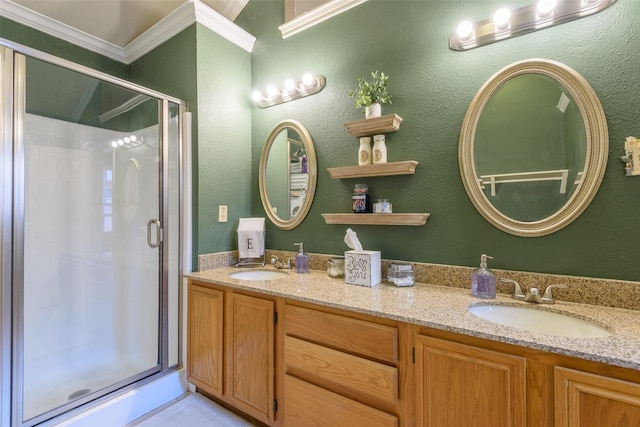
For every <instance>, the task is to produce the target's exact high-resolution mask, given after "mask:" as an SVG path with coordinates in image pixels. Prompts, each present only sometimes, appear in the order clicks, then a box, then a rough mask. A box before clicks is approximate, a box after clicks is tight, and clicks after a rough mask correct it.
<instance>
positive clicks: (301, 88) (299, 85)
mask: <svg viewBox="0 0 640 427" xmlns="http://www.w3.org/2000/svg"><path fill="white" fill-rule="evenodd" d="M326 84H327V80H326V79H325V78H324V76H320V75H317V76H314V75H312V74H309V73H307V74H305V75H304V76H302V80H300V81H293V80H287V81H286V82H285V83H284V87H283V88H282V89H278V88H277V87H276V86H273V85H272V86H269V87H268V88H267V90H266V92H265V93H262V92H260V91H258V90H256V91H254V92H253V95H252V98H253V101H254V102H255V103H256V104H258V107H260V108H266V107H271V106H272V105H277V104H282V103H283V102H288V101H293V100H294V99H300V98H304V97H305V96H309V95H313V94H315V93H318V92H320V91H321V90H322V89H324V87H325V86H326Z"/></svg>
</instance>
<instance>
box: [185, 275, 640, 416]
mask: <svg viewBox="0 0 640 427" xmlns="http://www.w3.org/2000/svg"><path fill="white" fill-rule="evenodd" d="M276 312H277V313H278V314H279V317H280V318H281V319H279V320H278V322H277V324H275V325H274V321H275V318H274V313H276ZM187 329H188V330H187V340H188V341H187V347H188V354H187V377H188V380H189V382H191V383H193V384H194V385H195V386H196V387H197V388H198V389H199V390H201V391H203V392H204V393H206V394H208V395H210V396H212V397H213V398H215V399H216V400H218V401H220V402H221V403H223V404H227V405H229V406H231V407H233V408H235V409H237V410H239V411H241V412H243V413H245V414H247V415H250V416H251V417H253V418H254V419H256V420H258V421H260V422H261V423H263V424H265V425H268V426H284V427H306V426H314V427H318V426H331V427H414V426H416V427H451V426H477V427H502V426H505V427H507V426H508V427H523V426H529V427H547V426H557V427H602V426H616V427H618V426H621V427H627V426H629V427H631V426H640V374H639V373H638V371H636V370H632V369H625V368H622V367H618V366H613V365H607V364H604V363H599V362H593V361H588V360H583V359H578V358H574V357H570V356H563V355H559V354H553V353H548V352H544V351H541V350H536V349H532V348H525V347H520V346H517V345H513V344H508V343H502V342H497V341H492V340H487V339H482V338H478V337H473V336H468V335H464V334H458V333H453V332H448V331H443V330H439V329H433V328H428V327H421V326H417V325H412V324H408V323H403V322H398V321H393V320H390V319H385V318H381V317H373V316H368V315H364V314H360V313H355V312H352V311H347V310H340V309H335V308H329V307H325V306H321V305H316V304H308V303H303V302H300V301H293V300H288V299H286V298H276V297H271V296H268V295H261V294H259V293H257V292H245V291H241V290H237V289H235V288H231V287H225V286H218V285H211V284H208V283H199V282H197V281H190V283H189V288H188V315H187ZM276 401H278V402H279V404H278V405H277V406H278V408H277V412H276V408H275V407H274V404H275V402H276Z"/></svg>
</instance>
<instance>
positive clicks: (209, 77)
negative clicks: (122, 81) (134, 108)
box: [130, 24, 252, 266]
mask: <svg viewBox="0 0 640 427" xmlns="http://www.w3.org/2000/svg"><path fill="white" fill-rule="evenodd" d="M130 68H131V71H130V77H131V79H133V80H134V81H136V82H138V83H140V84H142V85H144V86H146V87H150V88H153V89H156V90H159V91H161V92H163V93H166V94H168V95H172V96H176V97H178V98H180V99H183V100H185V101H187V103H188V108H189V111H191V112H192V113H193V129H192V138H193V147H192V156H193V158H192V162H193V171H192V173H193V201H194V206H193V218H192V220H193V231H194V232H193V249H194V250H193V265H194V266H196V265H197V255H199V254H206V253H211V252H220V251H228V250H233V249H237V244H236V236H235V230H236V228H237V219H238V218H240V217H246V216H249V215H250V206H251V198H250V191H251V176H252V173H251V162H250V160H249V159H250V156H251V125H250V123H251V104H250V98H249V97H248V96H243V94H250V92H251V83H250V82H251V55H250V53H249V52H246V51H245V50H243V49H242V48H240V47H238V46H236V45H234V44H233V43H231V42H230V41H228V40H226V39H224V38H223V37H221V36H220V35H218V34H216V33H214V32H213V31H211V30H209V29H208V28H206V27H204V26H202V25H200V24H194V25H192V26H190V27H189V28H187V29H186V30H184V31H182V32H181V33H179V34H178V35H176V36H175V37H173V38H172V39H171V40H168V41H167V42H165V43H163V44H162V45H160V46H159V47H157V48H156V49H154V50H153V51H152V52H150V53H148V54H146V55H145V56H144V57H142V58H141V59H139V60H138V61H136V62H134V63H132V64H131V67H130ZM218 205H227V206H228V207H229V210H228V212H229V215H228V222H226V223H219V222H218Z"/></svg>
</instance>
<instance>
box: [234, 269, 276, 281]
mask: <svg viewBox="0 0 640 427" xmlns="http://www.w3.org/2000/svg"><path fill="white" fill-rule="evenodd" d="M287 276H288V274H287V273H284V272H282V271H275V270H251V271H238V272H237V273H231V274H229V277H231V278H232V279H238V280H276V279H282V278H285V277H287Z"/></svg>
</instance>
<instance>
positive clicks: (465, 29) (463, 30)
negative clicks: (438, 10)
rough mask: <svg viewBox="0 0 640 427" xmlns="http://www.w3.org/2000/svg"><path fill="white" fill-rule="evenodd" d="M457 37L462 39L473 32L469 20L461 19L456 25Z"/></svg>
mask: <svg viewBox="0 0 640 427" xmlns="http://www.w3.org/2000/svg"><path fill="white" fill-rule="evenodd" d="M457 33H458V37H460V38H461V39H462V40H466V39H468V38H469V37H470V36H471V34H472V33H473V24H472V23H471V21H462V22H461V23H460V25H458V30H457Z"/></svg>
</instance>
